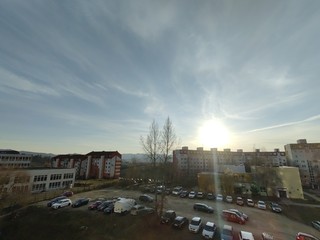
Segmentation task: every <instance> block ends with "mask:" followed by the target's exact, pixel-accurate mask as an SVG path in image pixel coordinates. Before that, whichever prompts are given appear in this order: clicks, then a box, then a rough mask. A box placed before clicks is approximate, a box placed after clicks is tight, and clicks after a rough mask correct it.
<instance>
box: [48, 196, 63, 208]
mask: <svg viewBox="0 0 320 240" xmlns="http://www.w3.org/2000/svg"><path fill="white" fill-rule="evenodd" d="M66 198H67V197H66V196H60V197H56V198H54V199H51V200H50V201H49V202H48V203H47V207H51V206H52V204H54V203H56V202H58V201H60V200H62V199H66Z"/></svg>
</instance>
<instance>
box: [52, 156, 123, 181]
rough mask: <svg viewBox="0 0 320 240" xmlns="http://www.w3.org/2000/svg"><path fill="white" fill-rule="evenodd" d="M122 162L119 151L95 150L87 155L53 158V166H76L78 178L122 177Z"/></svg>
mask: <svg viewBox="0 0 320 240" xmlns="http://www.w3.org/2000/svg"><path fill="white" fill-rule="evenodd" d="M121 163H122V160H121V154H120V153H119V152H118V151H110V152H106V151H98V152H94V151H93V152H90V153H88V154H86V155H81V154H67V155H57V156H55V157H53V158H52V161H51V166H52V167H54V168H75V169H76V178H77V179H90V178H95V179H102V178H106V179H111V178H119V177H120V170H121Z"/></svg>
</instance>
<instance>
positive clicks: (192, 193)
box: [188, 191, 197, 198]
mask: <svg viewBox="0 0 320 240" xmlns="http://www.w3.org/2000/svg"><path fill="white" fill-rule="evenodd" d="M196 195H197V193H196V192H195V191H191V192H189V195H188V197H189V198H195V197H196Z"/></svg>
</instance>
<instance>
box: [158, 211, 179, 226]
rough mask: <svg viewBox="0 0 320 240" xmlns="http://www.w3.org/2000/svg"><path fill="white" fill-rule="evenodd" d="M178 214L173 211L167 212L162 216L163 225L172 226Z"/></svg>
mask: <svg viewBox="0 0 320 240" xmlns="http://www.w3.org/2000/svg"><path fill="white" fill-rule="evenodd" d="M176 216H177V215H176V212H175V211H173V210H167V211H166V212H165V213H164V214H163V215H162V216H161V221H160V222H161V223H166V224H170V223H172V222H173V221H174V219H175V218H176Z"/></svg>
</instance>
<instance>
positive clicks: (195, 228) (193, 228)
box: [189, 217, 202, 233]
mask: <svg viewBox="0 0 320 240" xmlns="http://www.w3.org/2000/svg"><path fill="white" fill-rule="evenodd" d="M201 228H202V219H201V218H200V217H193V218H192V219H191V222H190V224H189V231H190V232H193V233H198V232H199V231H200V229H201Z"/></svg>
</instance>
